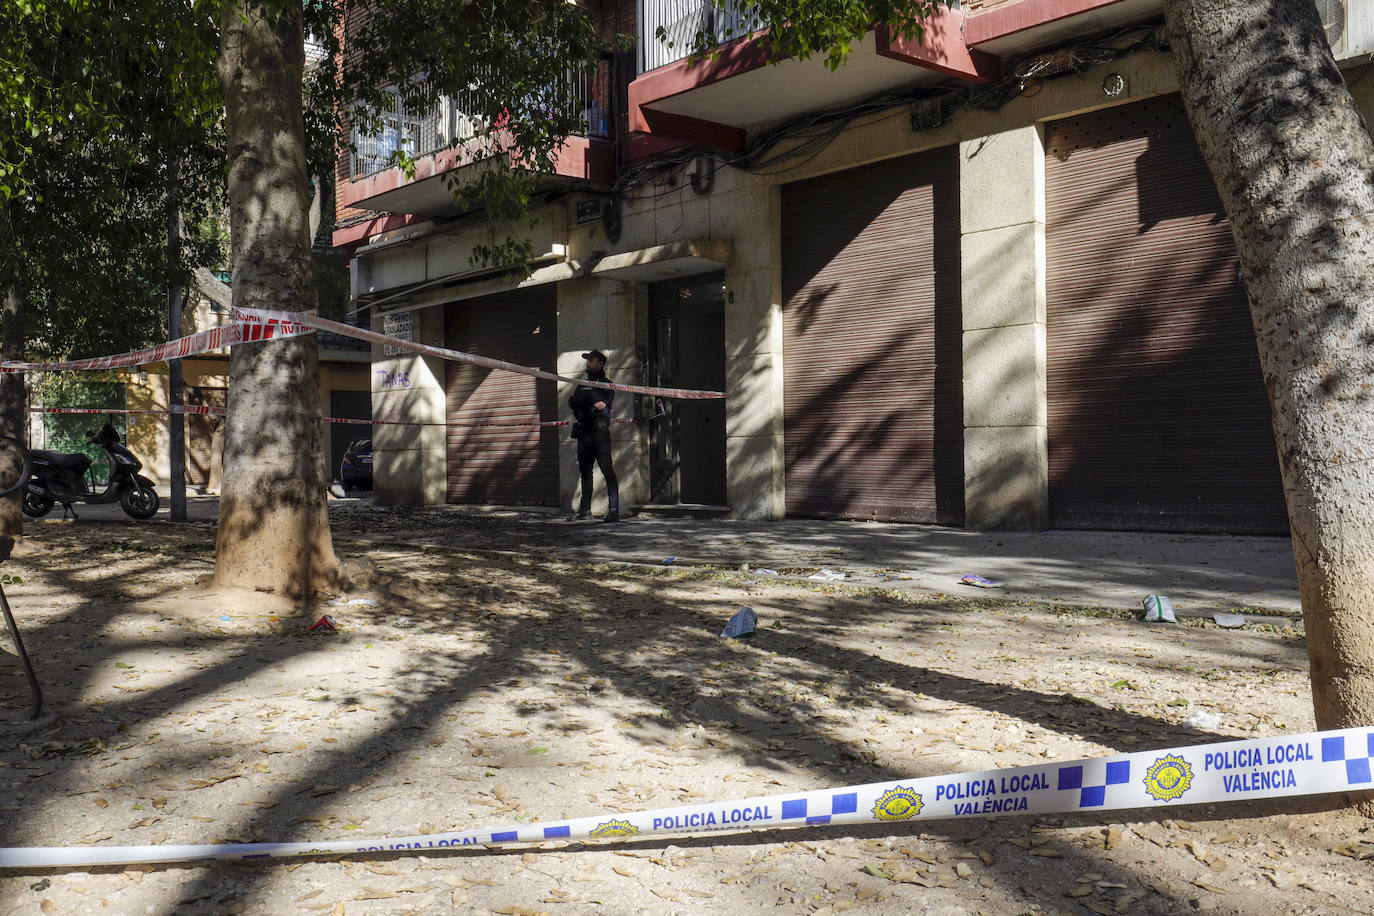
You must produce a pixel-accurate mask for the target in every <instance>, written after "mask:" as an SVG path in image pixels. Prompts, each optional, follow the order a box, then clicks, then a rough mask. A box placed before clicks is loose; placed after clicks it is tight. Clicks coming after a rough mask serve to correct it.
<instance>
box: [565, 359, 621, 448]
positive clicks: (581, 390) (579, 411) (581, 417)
mask: <svg viewBox="0 0 1374 916" xmlns="http://www.w3.org/2000/svg"><path fill="white" fill-rule="evenodd" d="M587 378H588V379H589V380H591V381H593V382H609V381H610V379H608V378H606V373H605V372H604V371H603V372H598V373H596V374H595V375H593V374H592V373H590V372H588V373H587ZM597 401H605V402H606V409H605V410H597V409H596V408H595V406H594V405H595V404H596V402H597ZM614 403H615V392H614V391H612V390H611V389H609V388H593V387H591V386H589V385H578V386H577V388H576V390H574V391H573V394H572V397H570V398H568V406H569V407H571V408H572V412H573V417H574V418H575V419H576V420H577V422H578V423H581V424H582V430H583V432H584V433H586V434H590V433H595V432H600V431H602V430H605V431H606V432H610V430H611V405H612V404H614Z"/></svg>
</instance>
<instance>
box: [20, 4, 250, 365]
mask: <svg viewBox="0 0 1374 916" xmlns="http://www.w3.org/2000/svg"><path fill="white" fill-rule="evenodd" d="M213 39H214V30H213V22H212V21H210V20H209V19H208V18H207V17H206V15H205V9H204V4H195V5H193V4H186V3H179V2H175V0H150V2H143V3H137V4H122V3H121V4H111V3H98V2H94V0H62V2H57V0H34V2H25V3H19V4H7V5H5V6H4V7H3V8H0V285H3V286H4V287H5V288H6V289H13V290H16V291H17V292H19V293H20V295H21V296H22V299H23V301H24V303H25V306H26V307H25V312H26V325H27V328H28V334H27V339H28V343H27V351H28V352H29V353H30V354H32V355H34V356H38V357H58V356H69V355H87V354H94V353H101V352H106V353H108V352H114V351H117V350H120V349H125V348H128V347H130V346H136V345H139V344H142V343H146V342H148V341H149V340H151V339H156V338H159V337H161V336H163V335H164V334H165V324H164V322H163V320H162V318H161V316H162V315H163V314H164V313H165V301H166V286H167V282H168V279H169V276H168V274H169V270H168V258H167V252H166V226H167V200H168V196H169V193H170V192H171V190H172V183H173V182H172V174H173V169H172V168H171V164H172V163H173V162H175V163H176V168H175V174H176V176H177V179H176V182H175V184H176V196H177V197H178V199H179V207H180V209H181V211H182V213H183V214H184V217H185V221H186V224H187V226H188V229H189V230H190V231H188V232H187V233H185V238H186V243H185V252H184V254H183V257H182V259H181V260H182V263H183V264H188V265H194V264H197V263H206V262H214V261H216V260H218V257H219V256H218V254H217V252H218V248H219V244H218V241H217V238H216V233H215V231H214V224H215V218H216V217H217V216H218V210H219V208H220V207H221V201H222V199H223V191H222V186H223V165H222V162H223V153H222V139H221V136H220V119H219V103H218V101H217V96H216V87H215V86H214V84H213V68H212V67H211V63H212V60H213V58H212V56H207V55H212V54H213V43H212V42H213ZM179 279H181V280H182V282H185V280H186V278H185V277H181V278H179Z"/></svg>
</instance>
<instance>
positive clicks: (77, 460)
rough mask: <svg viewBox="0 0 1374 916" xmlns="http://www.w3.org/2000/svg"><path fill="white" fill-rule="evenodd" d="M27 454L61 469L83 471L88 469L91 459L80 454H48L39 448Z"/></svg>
mask: <svg viewBox="0 0 1374 916" xmlns="http://www.w3.org/2000/svg"><path fill="white" fill-rule="evenodd" d="M29 454H31V455H33V457H35V458H37V459H39V460H41V461H46V462H48V464H54V465H57V466H58V467H61V468H83V469H84V468H88V467H90V465H91V459H90V458H88V457H86V456H85V455H82V454H70V453H68V452H48V451H44V450H43V449H40V448H36V449H34V450H33V451H32V452H30V453H29Z"/></svg>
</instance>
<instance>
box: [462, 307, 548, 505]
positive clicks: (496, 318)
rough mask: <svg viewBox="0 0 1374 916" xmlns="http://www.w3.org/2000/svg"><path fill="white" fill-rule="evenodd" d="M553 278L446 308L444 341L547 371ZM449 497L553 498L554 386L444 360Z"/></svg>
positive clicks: (525, 501) (488, 500) (536, 501)
mask: <svg viewBox="0 0 1374 916" xmlns="http://www.w3.org/2000/svg"><path fill="white" fill-rule="evenodd" d="M557 320H558V319H557V312H556V308H555V292H554V287H553V285H552V284H549V285H545V286H537V287H533V288H531V289H527V290H514V291H511V292H508V293H500V294H497V295H494V296H484V297H483V298H481V299H474V300H469V301H466V302H459V303H455V304H454V305H450V306H449V307H448V315H447V327H446V330H445V334H446V337H447V341H448V346H449V347H451V348H453V349H455V350H463V351H465V352H468V353H475V354H479V355H481V356H489V357H491V358H493V359H501V360H506V361H508V362H513V363H517V364H519V365H521V366H535V367H538V368H542V369H546V370H552V369H553V368H554V365H555V362H556V358H557V347H558V333H557V330H558V329H557V324H556V323H557ZM446 395H447V402H448V423H449V427H448V498H449V502H453V503H464V504H478V505H511V506H513V505H541V506H554V505H557V504H558V434H557V430H558V427H538V426H532V425H524V426H519V425H514V426H513V425H498V426H480V425H475V424H483V423H491V424H533V423H538V422H540V421H544V420H554V419H557V417H556V414H557V412H558V408H557V389H556V388H555V387H554V385H553V384H552V383H551V382H545V381H540V380H538V379H534V378H531V377H530V376H528V375H517V374H515V373H513V372H496V371H492V370H489V369H483V368H481V367H479V366H474V365H471V364H470V363H458V362H454V363H449V366H448V381H447V389H446Z"/></svg>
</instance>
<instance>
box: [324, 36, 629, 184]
mask: <svg viewBox="0 0 1374 916" xmlns="http://www.w3.org/2000/svg"><path fill="white" fill-rule="evenodd" d="M613 91H614V87H613V86H612V82H611V79H610V68H609V66H608V65H607V62H604V61H603V62H602V63H600V64H599V65H598V66H597V68H596V70H595V72H594V73H592V74H591V75H588V76H584V75H580V74H573V73H570V74H569V75H568V77H567V81H566V82H565V83H563V84H562V85H558V86H551V87H549V90H548V93H547V94H548V98H547V99H540V100H536V103H535V106H536V107H538V106H539V105H540V104H541V103H542V104H545V105H547V107H549V108H553V107H555V106H561V105H563V104H566V103H567V102H569V101H570V102H571V103H572V105H573V106H575V109H576V110H578V111H580V112H581V113H582V123H583V129H582V136H586V137H599V138H608V137H610V136H611V135H612V124H611V114H610V112H611V106H612V103H613V101H614V100H613V99H612V98H611V94H612V92H613ZM564 93H572V98H571V99H568V98H566V97H565V96H564ZM393 99H394V104H393V105H392V107H391V108H390V109H389V110H388V111H385V112H383V113H382V118H381V130H380V132H378V133H376V134H365V133H363V132H362V131H360V130H358V129H357V128H355V129H354V130H353V137H352V139H353V147H352V157H351V158H352V163H351V168H350V171H349V174H350V175H351V177H353V178H361V177H363V176H364V175H371V174H373V173H374V172H381V171H384V170H386V169H389V168H391V167H392V166H393V165H395V161H394V159H393V156H392V154H393V153H395V152H397V151H398V150H405V151H406V152H407V153H409V154H410V155H411V156H414V157H419V156H426V155H429V154H430V153H434V152H437V151H439V150H441V149H445V148H446V147H448V146H450V145H452V144H453V143H454V142H461V141H463V140H467V139H470V138H472V137H474V136H476V135H477V134H479V133H481V132H482V131H483V130H485V129H486V127H487V124H486V122H485V121H483V119H482V118H480V117H478V116H474V115H470V114H467V112H471V111H474V110H476V108H477V105H475V104H473V102H472V98H471V96H469V95H467V94H463V95H459V96H456V97H444V98H441V99H440V100H439V104H437V105H436V106H434V108H433V109H432V110H430V111H427V112H410V111H406V110H405V106H404V105H403V104H402V103H401V101H400V99H399V98H395V97H393Z"/></svg>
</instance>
